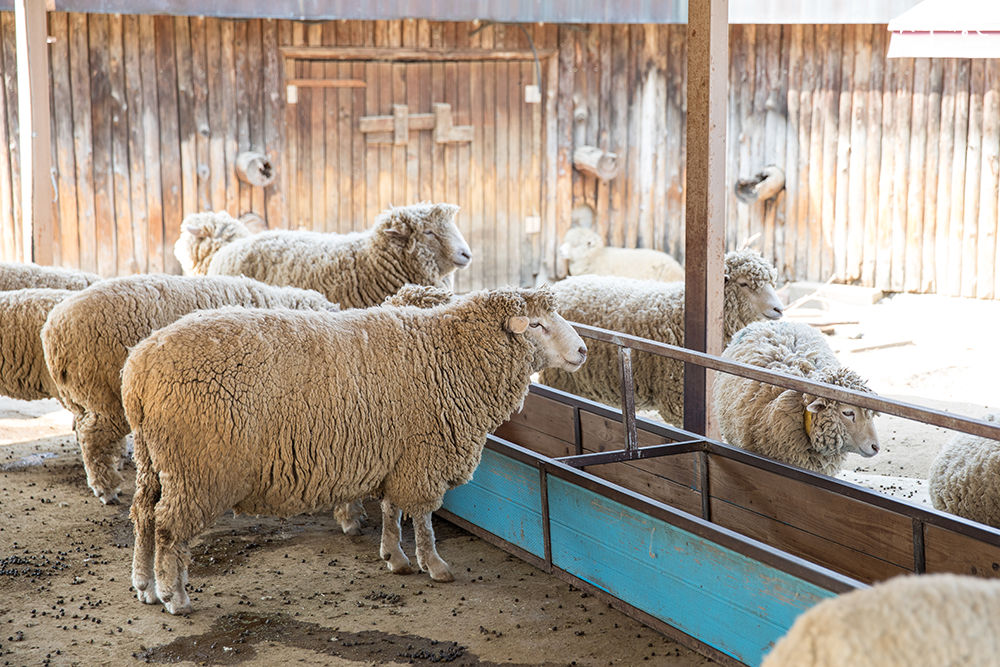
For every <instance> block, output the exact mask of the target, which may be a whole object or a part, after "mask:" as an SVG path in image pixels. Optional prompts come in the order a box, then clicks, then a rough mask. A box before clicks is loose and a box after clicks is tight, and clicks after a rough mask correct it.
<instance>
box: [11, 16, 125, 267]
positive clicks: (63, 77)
mask: <svg viewBox="0 0 1000 667" xmlns="http://www.w3.org/2000/svg"><path fill="white" fill-rule="evenodd" d="M49 35H51V37H52V39H53V42H52V44H51V46H50V49H49V62H50V63H51V65H50V66H51V68H52V99H53V104H52V111H53V116H52V118H53V129H54V130H55V132H54V139H55V144H54V148H55V157H56V159H55V168H56V176H57V180H56V206H57V207H58V235H57V237H56V239H57V241H58V249H59V252H58V253H57V254H56V256H55V261H56V263H57V264H58V265H60V266H65V267H72V268H79V267H80V230H79V223H78V219H77V209H76V205H77V204H76V159H75V157H74V155H73V105H72V91H71V88H72V84H71V81H70V77H71V71H70V62H69V59H70V55H69V15H68V14H66V13H65V12H51V13H50V14H49ZM136 37H138V35H136ZM0 94H2V90H0ZM0 108H3V106H2V101H0ZM7 145H9V144H8V143H7V142H5V141H4V142H2V143H0V146H7ZM6 153H7V151H0V154H2V155H0V162H3V161H6V160H7V156H6ZM8 168H9V167H8ZM0 178H4V170H3V167H0ZM4 180H5V181H6V183H7V187H10V185H9V184H10V179H9V174H7V178H4ZM0 199H2V197H0ZM7 210H9V209H5V213H6V211H7ZM7 224H8V222H7V220H6V219H4V218H3V217H2V216H0V226H3V228H4V230H5V232H6V231H7V230H8V229H9V230H10V233H11V235H13V231H14V226H13V221H11V222H10V226H9V227H8V226H7ZM3 244H4V241H3V234H0V257H3V256H4V255H5V253H4V252H3V250H4V248H3Z"/></svg>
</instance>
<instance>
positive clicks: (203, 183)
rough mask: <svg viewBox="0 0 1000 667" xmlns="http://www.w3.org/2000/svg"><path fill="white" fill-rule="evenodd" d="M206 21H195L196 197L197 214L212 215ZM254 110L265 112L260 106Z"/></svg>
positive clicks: (193, 88)
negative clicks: (205, 213) (198, 212)
mask: <svg viewBox="0 0 1000 667" xmlns="http://www.w3.org/2000/svg"><path fill="white" fill-rule="evenodd" d="M205 23H206V19H205V18H204V17H198V16H195V17H192V18H191V92H192V102H193V108H192V111H193V113H192V117H193V119H194V133H195V134H194V158H195V176H196V177H197V181H196V187H197V191H196V193H195V202H196V203H195V207H196V208H195V210H197V211H211V210H213V209H212V196H211V188H210V185H211V171H210V169H209V163H210V162H209V137H210V136H211V130H210V129H209V124H208V95H209V92H208V35H207V31H206V25H205ZM251 108H253V109H256V110H258V111H257V114H256V115H258V116H259V115H260V112H261V111H263V109H261V108H260V105H259V104H258V105H257V106H252V107H251Z"/></svg>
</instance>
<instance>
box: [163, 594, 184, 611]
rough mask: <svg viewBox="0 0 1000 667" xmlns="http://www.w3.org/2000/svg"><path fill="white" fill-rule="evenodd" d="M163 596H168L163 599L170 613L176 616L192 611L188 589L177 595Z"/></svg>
mask: <svg viewBox="0 0 1000 667" xmlns="http://www.w3.org/2000/svg"><path fill="white" fill-rule="evenodd" d="M163 597H165V598H167V599H165V600H163V606H164V607H166V608H167V612H168V613H170V614H173V615H174V616H181V615H183V614H190V613H191V598H190V597H188V594H187V591H181V592H180V593H178V594H176V595H170V596H166V595H164V596H163Z"/></svg>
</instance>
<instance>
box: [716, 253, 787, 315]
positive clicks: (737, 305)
mask: <svg viewBox="0 0 1000 667" xmlns="http://www.w3.org/2000/svg"><path fill="white" fill-rule="evenodd" d="M777 280H778V272H777V271H776V270H775V269H774V267H772V266H770V265H769V264H767V263H766V262H765V261H764V260H763V258H761V256H760V254H758V253H756V252H754V251H752V250H740V251H735V252H730V253H728V254H727V255H726V276H725V288H724V292H725V301H726V304H725V309H726V311H727V319H729V315H730V314H735V317H736V320H737V321H739V322H742V325H741V326H740V327H739V328H742V327H743V326H745V325H747V324H749V323H750V322H755V321H757V320H763V319H768V320H777V319H780V318H781V316H782V314H783V313H784V306H783V305H782V303H781V299H780V298H778V293H777V292H776V291H775V289H774V285H775V283H777ZM732 333H735V331H734V332H731V333H730V335H731V334H732Z"/></svg>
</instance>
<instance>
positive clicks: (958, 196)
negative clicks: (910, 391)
mask: <svg viewBox="0 0 1000 667" xmlns="http://www.w3.org/2000/svg"><path fill="white" fill-rule="evenodd" d="M971 85H972V61H971V60H964V59H963V60H960V61H958V78H957V79H956V83H955V142H954V143H955V161H954V163H953V165H952V172H951V193H952V198H951V201H952V205H951V220H950V224H949V231H948V291H947V294H948V295H949V296H961V295H962V276H963V274H964V273H965V270H964V268H963V260H964V252H963V243H962V238H963V235H964V229H963V228H964V226H965V206H966V204H965V188H966V182H967V176H966V171H967V170H966V162H967V160H968V155H967V152H968V144H969V112H970V109H971Z"/></svg>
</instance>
